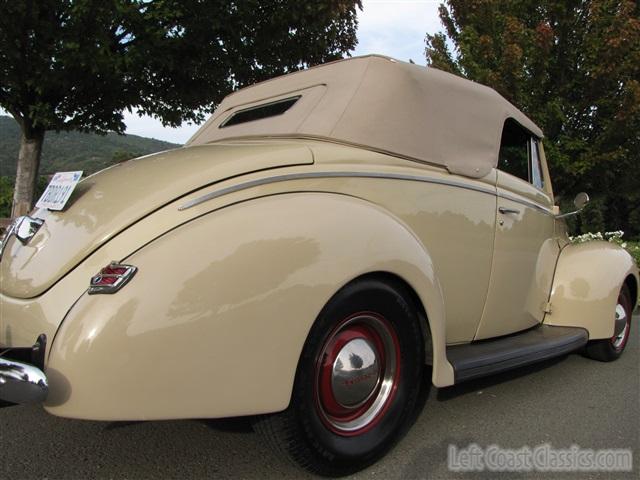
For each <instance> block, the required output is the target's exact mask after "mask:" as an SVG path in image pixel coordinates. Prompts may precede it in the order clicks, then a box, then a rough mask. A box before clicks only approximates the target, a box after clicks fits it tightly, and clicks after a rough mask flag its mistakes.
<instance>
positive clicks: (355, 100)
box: [0, 56, 638, 475]
mask: <svg viewBox="0 0 640 480" xmlns="http://www.w3.org/2000/svg"><path fill="white" fill-rule="evenodd" d="M542 137H543V135H542V132H541V131H540V129H539V128H538V127H537V126H536V125H535V124H534V123H532V122H531V120H529V119H528V118H527V117H526V116H524V115H523V114H522V113H521V112H520V111H518V110H517V109H516V108H514V107H513V106H512V105H511V104H509V103H508V102H507V101H506V100H504V99H503V98H502V97H501V96H500V95H498V94H497V93H496V92H495V91H493V90H491V89H489V88H487V87H484V86H482V85H478V84H476V83H472V82H469V81H466V80H463V79H460V78H457V77H455V76H452V75H449V74H446V73H443V72H440V71H438V70H435V69H430V68H424V67H419V66H415V65H410V64H406V63H403V62H398V61H396V60H393V59H390V58H386V57H380V56H368V57H360V58H354V59H349V60H344V61H338V62H335V63H331V64H327V65H324V66H320V67H316V68H311V69H309V70H306V71H302V72H298V73H293V74H289V75H286V76H283V77H280V78H276V79H274V80H270V81H266V82H263V83H259V84H257V85H254V86H251V87H249V88H245V89H243V90H240V91H238V92H237V93H234V94H232V95H229V96H228V97H227V98H226V99H225V100H224V101H223V102H222V104H221V105H220V106H219V108H218V109H217V110H216V111H215V113H214V114H213V116H212V117H211V119H210V120H209V121H208V122H207V123H206V124H205V125H204V126H203V127H202V128H201V129H200V130H199V131H198V132H197V133H196V134H195V135H194V136H193V138H191V139H190V141H189V142H188V143H187V145H186V146H185V147H184V148H179V149H177V150H173V151H168V152H164V153H159V154H155V155H150V156H147V157H142V158H139V159H136V160H132V161H129V162H125V163H122V164H119V165H116V166H113V167H111V168H108V169H106V170H104V171H102V172H100V173H98V174H96V175H93V176H90V177H88V178H86V179H85V180H83V181H81V182H80V183H79V184H78V185H77V187H76V189H75V191H74V192H73V195H72V196H71V198H70V200H69V202H68V204H67V206H66V207H65V209H64V210H63V211H50V210H47V209H43V208H40V209H36V210H34V211H33V212H32V214H31V216H29V217H22V218H20V219H18V220H17V221H16V222H15V223H14V224H13V226H12V227H11V229H10V231H9V232H8V235H7V238H6V239H5V241H4V244H3V245H2V247H3V252H2V260H1V261H0V267H1V268H0V275H1V277H0V279H1V283H2V293H1V297H0V300H1V302H2V303H1V313H2V319H1V323H0V347H1V348H0V352H1V353H0V354H1V357H0V398H1V399H2V400H4V401H6V402H13V403H28V402H42V403H43V405H44V408H45V409H46V410H47V411H48V412H50V413H52V414H54V415H60V416H63V417H72V418H84V419H94V420H132V419H137V420H141V419H148V420H151V419H177V418H214V417H230V416H240V415H251V416H254V418H255V426H256V429H257V430H258V431H260V432H261V433H263V434H264V435H265V436H266V437H267V438H268V439H269V440H270V441H271V442H272V443H273V444H274V445H275V446H276V447H278V450H280V451H282V452H283V453H285V454H286V455H288V457H289V458H290V459H292V460H294V461H295V462H296V463H298V464H300V465H302V466H303V467H305V468H308V469H310V470H312V471H315V472H318V473H321V474H326V475H341V474H346V473H349V472H352V471H355V470H357V469H360V468H363V467H364V466H366V465H369V464H371V463H372V462H374V461H375V460H376V459H378V458H379V457H380V456H382V455H383V454H384V453H385V452H386V451H387V450H388V449H389V448H390V446H391V445H392V444H393V443H394V442H395V441H396V440H397V439H398V437H399V436H400V435H401V433H402V432H403V431H404V430H406V427H407V426H408V425H407V424H408V423H409V422H410V421H411V418H412V413H413V410H414V407H415V405H416V399H417V395H418V391H419V389H420V386H421V384H422V382H423V376H422V375H423V372H424V371H425V369H427V368H428V369H429V370H430V372H431V380H432V382H433V384H434V385H435V386H437V387H446V386H449V385H454V384H456V383H458V382H462V381H464V380H467V379H472V378H476V377H479V376H483V375H489V374H492V373H495V372H499V371H503V370H506V369H510V368H514V367H518V366H522V365H525V364H529V363H532V362H537V361H540V360H544V359H547V358H550V357H553V356H557V355H563V354H566V353H567V352H570V351H574V350H578V349H581V350H582V351H583V352H585V353H586V355H588V356H590V357H593V358H595V359H598V360H603V361H609V360H615V359H616V358H617V357H618V356H620V355H621V354H622V352H623V350H624V347H625V344H626V342H627V339H628V338H629V330H630V321H631V313H632V309H633V306H634V305H635V304H636V299H637V295H638V271H637V268H636V266H635V264H634V262H633V260H632V259H631V257H630V256H629V255H628V254H627V253H626V252H625V251H624V250H622V249H621V248H618V247H617V246H615V245H612V244H609V243H605V242H591V243H586V244H579V245H574V244H570V243H569V241H568V237H567V233H566V227H565V223H564V220H563V219H562V217H563V216H564V215H562V214H560V212H559V210H558V208H557V207H556V206H554V197H553V191H552V185H551V179H550V178H549V173H548V169H547V164H546V160H545V155H544V150H543V147H542ZM586 200H587V198H586V197H585V196H579V197H578V201H577V204H578V205H577V207H578V209H579V208H580V207H581V206H582V204H584V203H585V201H586ZM571 213H575V212H569V214H571ZM565 215H566V214H565Z"/></svg>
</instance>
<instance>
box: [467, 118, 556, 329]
mask: <svg viewBox="0 0 640 480" xmlns="http://www.w3.org/2000/svg"><path fill="white" fill-rule="evenodd" d="M496 184H497V195H498V200H497V202H496V223H495V225H496V232H495V243H494V253H493V259H492V266H491V276H490V280H489V288H488V292H487V299H486V303H485V306H484V310H483V313H482V317H481V319H480V323H479V325H478V330H477V332H476V336H475V339H476V340H480V339H484V338H492V337H496V336H500V335H506V334H509V333H513V332H517V331H520V330H524V329H527V328H529V327H532V326H535V325H536V324H538V323H540V322H541V321H542V319H543V318H544V314H545V311H546V310H547V301H548V297H549V290H550V288H551V282H552V280H553V271H554V268H555V263H556V259H557V256H558V253H559V247H558V243H557V241H556V240H555V238H554V215H553V194H552V192H551V188H550V185H549V179H548V174H547V171H546V168H545V166H544V157H543V152H542V149H541V146H540V144H539V139H537V138H535V137H534V136H533V135H531V134H530V133H529V132H528V131H526V130H525V129H523V128H522V127H521V126H520V125H518V124H517V123H516V122H515V121H513V120H507V122H505V126H504V130H503V134H502V142H501V146H500V153H499V159H498V172H497V180H496Z"/></svg>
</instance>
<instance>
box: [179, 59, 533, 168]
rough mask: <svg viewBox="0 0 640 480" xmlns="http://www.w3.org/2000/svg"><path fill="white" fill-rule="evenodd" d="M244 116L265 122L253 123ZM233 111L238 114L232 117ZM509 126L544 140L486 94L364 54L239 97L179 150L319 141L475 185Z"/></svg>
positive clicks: (450, 78)
mask: <svg viewBox="0 0 640 480" xmlns="http://www.w3.org/2000/svg"><path fill="white" fill-rule="evenodd" d="M263 105H265V107H264V108H262V106H263ZM256 107H257V108H256ZM287 107H288V108H287ZM273 108H274V109H275V110H273ZM282 109H284V112H280V111H279V110H282ZM252 111H253V112H256V111H258V112H262V113H264V114H265V115H267V114H269V115H271V116H267V117H266V118H261V119H252V118H253V117H252V116H251V115H252V114H251V112H252ZM238 112H240V113H242V115H238V116H237V117H234V115H236V114H238ZM246 112H249V114H248V115H246ZM274 112H275V113H274ZM232 117H234V118H233V119H232ZM507 118H513V119H514V120H516V121H517V122H518V123H519V124H520V125H522V126H523V127H525V128H526V129H527V130H529V131H530V132H531V133H532V134H534V135H535V136H537V137H542V131H541V130H540V129H539V128H538V127H537V126H536V125H535V124H534V123H533V122H532V121H531V120H529V119H528V118H527V117H526V116H525V115H524V114H523V113H522V112H520V111H519V110H518V109H517V108H515V107H514V106H513V105H512V104H510V103H509V102H508V101H507V100H505V99H504V98H503V97H502V96H500V95H499V94H498V93H497V92H496V91H495V90H493V89H491V88H489V87H485V86H483V85H480V84H478V83H475V82H471V81H469V80H465V79H462V78H460V77H457V76H455V75H451V74H449V73H445V72H442V71H440V70H436V69H434V68H430V67H422V66H418V65H413V64H409V63H405V62H400V61H398V60H395V59H392V58H388V57H382V56H379V55H369V56H365V57H355V58H351V59H346V60H339V61H337V62H333V63H328V64H325V65H320V66H317V67H314V68H310V69H308V70H303V71H300V72H295V73H292V74H289V75H284V76H282V77H277V78H274V79H272V80H268V81H265V82H262V83H258V84H256V85H252V86H250V87H247V88H244V89H242V90H239V91H237V92H235V93H233V94H231V95H229V96H227V97H226V98H225V99H224V100H223V101H222V103H221V104H220V106H219V107H218V108H217V109H216V110H215V112H214V113H213V115H212V116H211V118H210V119H209V120H208V121H207V122H206V123H205V124H204V125H203V126H202V127H201V128H200V129H199V130H198V131H197V132H196V133H195V134H194V135H193V137H191V139H190V140H189V141H188V142H187V145H198V144H203V143H208V142H214V141H218V140H222V139H229V138H238V137H256V136H260V137H264V136H287V137H314V138H324V139H330V140H332V141H338V142H344V143H349V144H355V145H360V146H364V147H367V148H370V149H374V150H378V151H382V152H387V153H391V154H394V155H399V156H403V157H408V158H412V159H415V160H419V161H422V162H427V163H431V164H435V165H442V166H445V167H446V168H447V169H448V170H449V171H450V172H452V173H459V174H462V175H467V176H471V177H483V176H485V175H486V174H487V173H489V171H490V170H491V168H492V167H495V166H496V162H497V158H498V149H499V145H500V137H501V134H502V127H503V125H504V121H505V120H506V119H507ZM230 119H232V120H230Z"/></svg>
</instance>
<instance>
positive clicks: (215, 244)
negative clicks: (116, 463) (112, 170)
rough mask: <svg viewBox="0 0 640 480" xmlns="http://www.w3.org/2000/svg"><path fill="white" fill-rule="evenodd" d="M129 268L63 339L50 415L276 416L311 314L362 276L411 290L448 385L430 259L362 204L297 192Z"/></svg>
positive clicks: (72, 320)
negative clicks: (381, 276)
mask: <svg viewBox="0 0 640 480" xmlns="http://www.w3.org/2000/svg"><path fill="white" fill-rule="evenodd" d="M126 263H130V264H133V265H135V266H137V267H138V269H139V270H138V273H137V274H136V276H135V277H134V278H133V279H132V280H131V282H130V283H129V284H128V285H127V286H126V287H125V288H123V289H122V290H120V291H119V292H117V293H116V294H113V295H87V294H85V295H84V296H83V297H81V298H80V300H79V301H78V302H77V303H76V305H75V306H74V307H73V309H72V310H71V311H70V313H69V314H68V316H67V318H66V319H65V321H64V322H63V324H62V326H61V327H60V329H59V331H58V333H57V335H56V338H55V340H54V343H53V345H52V347H51V352H50V356H49V365H48V370H47V374H48V376H49V378H50V384H51V388H50V391H51V392H52V394H51V395H50V398H49V399H48V401H47V404H46V406H45V407H46V408H47V410H48V411H49V412H51V413H53V414H56V415H61V416H68V417H76V418H90V419H105V420H116V419H120V420H125V419H163V418H204V417H224V416H237V415H250V414H258V413H267V412H275V411H279V410H283V409H285V408H286V407H287V406H288V404H289V400H290V397H291V391H292V386H293V381H294V376H295V371H296V367H297V363H298V358H299V356H300V352H301V351H302V347H303V344H304V341H305V339H306V337H307V334H308V332H309V329H310V328H311V325H312V324H313V322H314V320H315V319H316V317H317V315H318V313H319V312H320V310H321V309H322V307H323V306H324V305H325V303H326V302H327V301H328V300H329V298H330V297H331V296H332V295H333V294H334V293H335V292H336V291H337V290H338V289H339V288H340V287H341V286H343V285H345V284H346V283H348V282H349V281H350V280H352V279H353V278H356V277H358V276H360V275H362V274H365V273H368V272H372V271H384V272H389V273H392V274H395V275H397V276H399V277H401V278H402V279H404V280H405V281H406V282H407V283H408V284H409V285H410V286H411V287H412V288H413V289H414V290H415V292H416V293H417V295H418V296H419V298H420V300H421V301H422V303H423V305H424V307H425V310H426V313H427V316H428V318H429V326H430V330H431V337H432V342H433V354H434V358H433V361H434V368H433V381H434V383H435V384H436V385H448V384H452V383H453V370H452V368H451V365H450V364H449V363H448V362H447V360H446V355H445V331H444V305H443V299H442V292H441V289H440V286H439V284H438V281H437V279H436V278H435V275H434V272H433V266H432V263H431V260H430V258H429V255H428V252H427V251H426V250H425V249H424V248H423V246H422V245H421V244H420V242H418V241H417V239H416V238H415V237H414V236H413V235H412V234H411V233H410V232H409V231H408V230H407V229H406V228H405V227H404V226H403V225H402V224H401V223H400V222H399V221H398V220H396V219H395V218H394V217H392V216H390V215H389V214H388V213H387V212H386V211H384V210H382V209H380V208H378V207H376V206H375V205H372V204H370V203H367V202H364V201H362V200H359V199H356V198H353V197H348V196H344V195H334V194H322V193H296V194H282V195H274V196H269V197H263V198H259V199H254V200H250V201H245V202H242V203H238V204H235V205H232V206H228V207H225V208H223V209H220V210H217V211H214V212H211V213H208V214H206V215H203V216H201V217H199V218H196V219H194V220H193V221H190V222H189V223H187V224H184V225H182V226H180V227H178V228H176V229H174V230H172V231H169V232H168V233H166V234H165V235H163V236H161V237H159V238H157V239H156V240H155V241H153V242H152V243H150V244H148V245H146V246H145V247H144V248H142V249H140V250H139V251H137V252H136V253H134V254H132V255H131V256H130V257H129V258H127V259H126Z"/></svg>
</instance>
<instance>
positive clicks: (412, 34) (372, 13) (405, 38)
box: [125, 0, 442, 143]
mask: <svg viewBox="0 0 640 480" xmlns="http://www.w3.org/2000/svg"><path fill="white" fill-rule="evenodd" d="M362 3H363V10H362V11H360V12H359V13H358V32H357V36H358V45H357V47H356V49H355V50H354V51H353V52H351V55H353V56H357V55H367V54H369V53H379V54H382V55H388V56H390V57H394V58H397V59H398V60H404V61H408V60H409V59H411V60H413V61H414V62H415V63H417V64H420V65H424V64H425V63H426V61H425V56H424V47H425V43H424V38H425V35H426V34H427V33H435V32H438V31H440V30H442V25H441V24H440V19H439V18H438V5H439V4H440V3H442V0H364V1H363V2H362ZM125 124H126V125H127V130H126V133H129V134H133V135H141V136H143V137H152V138H157V139H159V140H165V141H168V142H174V143H184V142H186V141H187V140H188V139H189V137H191V135H193V133H195V131H196V130H197V129H198V126H197V125H183V126H182V127H180V128H165V127H163V126H162V124H161V123H160V122H159V121H157V120H154V119H152V118H150V117H139V116H138V115H137V114H135V113H128V112H125Z"/></svg>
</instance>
